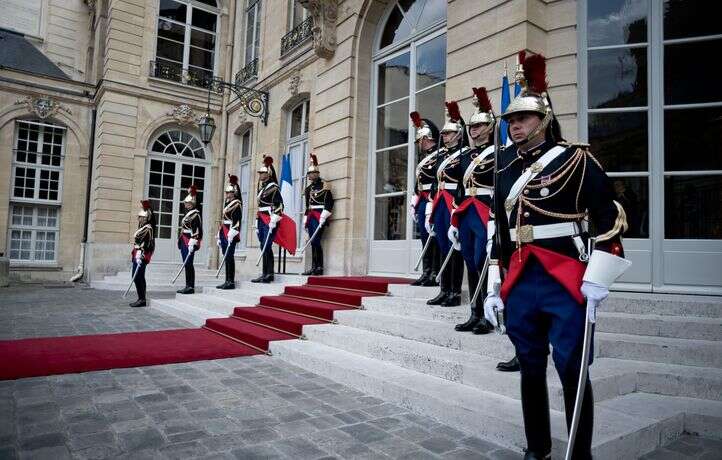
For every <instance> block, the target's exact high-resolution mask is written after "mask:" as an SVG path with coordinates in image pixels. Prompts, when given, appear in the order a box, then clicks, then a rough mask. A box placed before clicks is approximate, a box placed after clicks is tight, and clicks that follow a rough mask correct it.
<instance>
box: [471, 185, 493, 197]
mask: <svg viewBox="0 0 722 460" xmlns="http://www.w3.org/2000/svg"><path fill="white" fill-rule="evenodd" d="M491 194H492V191H491V190H489V189H488V188H477V187H472V188H467V189H466V196H491Z"/></svg>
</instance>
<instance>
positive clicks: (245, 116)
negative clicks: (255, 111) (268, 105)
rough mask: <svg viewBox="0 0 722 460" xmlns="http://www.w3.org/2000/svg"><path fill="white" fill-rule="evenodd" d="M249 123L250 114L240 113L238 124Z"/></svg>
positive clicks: (243, 111) (240, 111)
mask: <svg viewBox="0 0 722 460" xmlns="http://www.w3.org/2000/svg"><path fill="white" fill-rule="evenodd" d="M247 121H248V114H247V113H246V111H245V110H239V111H238V122H239V123H241V124H243V123H245V122H247Z"/></svg>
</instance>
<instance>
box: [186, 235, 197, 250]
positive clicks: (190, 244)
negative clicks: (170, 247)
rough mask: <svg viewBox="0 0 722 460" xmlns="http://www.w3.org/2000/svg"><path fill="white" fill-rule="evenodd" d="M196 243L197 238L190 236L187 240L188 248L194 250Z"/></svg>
mask: <svg viewBox="0 0 722 460" xmlns="http://www.w3.org/2000/svg"><path fill="white" fill-rule="evenodd" d="M196 244H198V240H197V239H195V238H191V239H189V240H188V249H190V250H191V251H195V247H196Z"/></svg>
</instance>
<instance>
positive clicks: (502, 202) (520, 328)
mask: <svg viewBox="0 0 722 460" xmlns="http://www.w3.org/2000/svg"><path fill="white" fill-rule="evenodd" d="M524 58H525V55H524V53H523V52H522V53H521V54H520V63H521V64H522V66H523V78H521V79H520V83H521V84H522V87H523V90H522V93H521V94H520V95H519V96H518V97H517V98H515V99H514V100H513V101H512V102H511V104H510V105H509V107H508V108H507V110H506V112H504V114H503V115H502V117H503V118H504V119H505V120H506V121H508V123H509V137H510V138H511V139H512V141H513V142H514V146H513V147H510V148H507V149H505V150H504V151H503V153H502V154H501V155H500V156H499V158H498V160H497V161H498V162H499V164H498V176H497V180H496V186H495V191H494V193H495V199H494V206H493V208H492V216H493V218H494V220H495V225H493V226H490V230H492V228H493V229H494V230H495V231H496V232H497V234H498V238H496V239H495V244H493V246H492V251H491V259H492V260H491V262H492V264H491V265H490V267H489V284H488V297H487V299H486V301H485V302H484V314H485V316H486V318H487V319H488V320H489V321H490V322H491V323H492V324H494V325H495V326H496V325H497V321H498V319H499V318H498V314H499V313H500V312H503V311H506V312H508V313H507V314H506V330H507V332H508V334H509V337H510V339H511V341H512V342H513V344H514V347H515V348H516V352H517V356H518V359H519V362H520V365H521V400H522V410H523V415H524V428H525V432H526V439H527V449H526V455H525V459H543V458H550V452H551V448H552V446H551V430H550V420H549V402H548V395H547V383H546V368H547V356H548V354H549V344H550V343H551V345H552V348H553V355H552V358H553V360H554V365H555V367H556V369H557V372H558V374H559V378H560V379H561V382H562V386H563V392H564V406H565V412H566V420H567V428H569V427H570V425H571V421H572V414H573V410H574V404H575V396H576V391H577V385H578V380H579V375H580V373H579V371H580V366H581V365H582V362H581V361H582V360H581V354H582V353H581V352H582V344H583V339H584V329H585V325H586V323H587V318H588V317H589V318H590V319H589V321H593V312H594V309H595V308H596V306H597V305H599V303H601V302H602V301H603V300H604V299H605V298H606V296H607V295H608V293H609V286H610V285H611V283H612V282H613V281H614V279H615V277H617V276H619V275H620V274H621V273H622V272H623V271H624V269H625V268H626V267H627V266H628V264H629V262H628V261H626V260H624V259H623V254H624V252H623V249H622V245H621V234H622V233H623V232H624V229H625V228H626V217H625V214H624V210H623V209H622V207H621V206H620V205H619V203H617V202H616V201H614V190H613V188H612V184H611V182H610V180H609V178H608V177H607V175H606V174H605V173H604V171H603V169H602V167H601V166H600V164H599V163H598V162H597V160H596V159H595V158H594V157H593V156H592V154H591V153H589V151H588V150H587V146H586V145H570V144H566V143H564V142H563V141H562V138H561V130H560V127H559V124H558V122H557V120H556V118H555V117H554V113H553V111H552V107H551V102H550V100H549V97H548V95H547V93H546V65H545V60H544V57H543V56H541V55H536V56H531V57H528V58H526V59H524ZM589 220H591V221H592V223H593V224H594V227H595V228H596V230H597V232H598V234H597V236H596V238H594V239H593V240H592V241H591V242H590V241H589V233H588V230H587V224H588V221H589ZM502 268H503V269H504V270H506V275H505V278H504V280H503V283H502V280H501V275H502V274H503V271H502ZM585 298H586V305H587V311H585ZM587 313H589V314H590V316H587ZM590 330H591V329H590ZM592 356H593V353H591V354H590V356H589V362H591V360H592V359H591V358H592ZM581 404H582V405H581V417H580V421H579V426H578V431H577V437H576V443H575V445H574V450H573V458H574V459H588V458H591V444H592V429H593V412H594V399H593V397H592V387H591V384H590V382H589V381H588V378H587V381H586V383H585V386H584V392H583V398H582V401H581Z"/></svg>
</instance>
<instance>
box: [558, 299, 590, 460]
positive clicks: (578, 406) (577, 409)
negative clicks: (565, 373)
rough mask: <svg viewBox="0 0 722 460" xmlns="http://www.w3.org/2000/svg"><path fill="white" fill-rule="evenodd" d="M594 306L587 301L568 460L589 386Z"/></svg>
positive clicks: (569, 459) (568, 459)
mask: <svg viewBox="0 0 722 460" xmlns="http://www.w3.org/2000/svg"><path fill="white" fill-rule="evenodd" d="M594 309H595V307H594V304H592V303H591V302H590V301H589V300H587V321H586V323H585V324H584V346H583V347H582V365H581V368H580V370H579V384H578V385H577V396H576V400H575V401H574V415H573V416H572V426H571V428H570V429H569V442H568V443H567V453H566V455H565V456H564V458H565V459H566V460H571V458H572V450H573V449H574V441H575V440H576V437H577V428H579V417H580V416H581V413H582V400H583V399H584V387H585V386H586V384H587V373H588V372H589V353H590V349H591V344H592V326H593V325H594Z"/></svg>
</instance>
